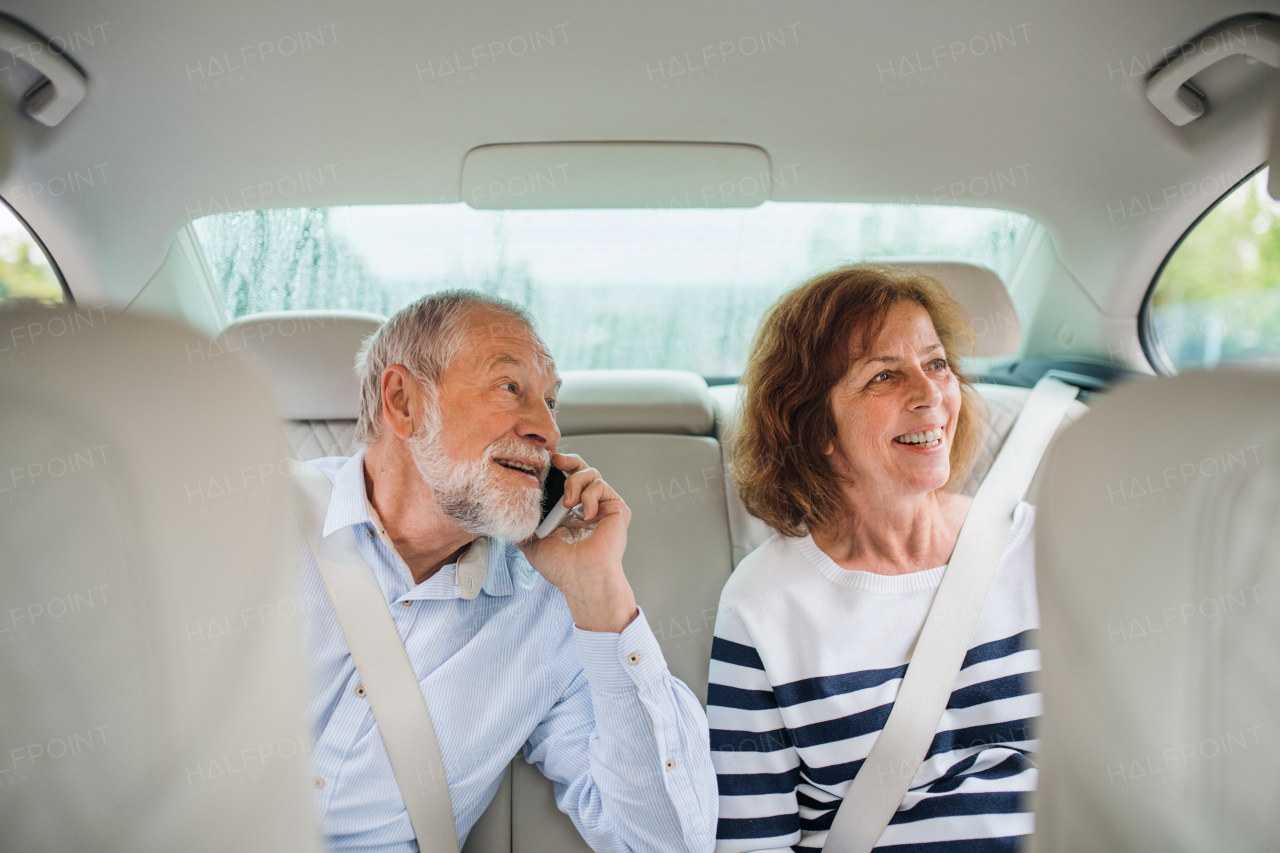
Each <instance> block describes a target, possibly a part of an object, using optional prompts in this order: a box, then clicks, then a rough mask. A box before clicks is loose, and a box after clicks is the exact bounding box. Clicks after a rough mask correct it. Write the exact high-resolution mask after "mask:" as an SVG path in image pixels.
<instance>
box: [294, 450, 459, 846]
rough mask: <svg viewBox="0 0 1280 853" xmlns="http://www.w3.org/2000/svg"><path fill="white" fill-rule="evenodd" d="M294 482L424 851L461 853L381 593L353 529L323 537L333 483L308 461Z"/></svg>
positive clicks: (432, 745) (427, 723) (438, 765)
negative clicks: (361, 552)
mask: <svg viewBox="0 0 1280 853" xmlns="http://www.w3.org/2000/svg"><path fill="white" fill-rule="evenodd" d="M293 479H294V482H295V484H296V485H297V486H298V490H299V493H300V494H299V498H300V499H299V501H298V527H299V528H300V529H301V530H302V537H303V539H305V540H306V543H307V547H308V548H310V549H311V556H312V557H314V558H315V561H316V567H317V568H318V569H319V570H320V578H321V579H322V580H323V581H324V586H325V589H326V590H327V591H328V593H329V600H330V601H331V602H332V603H333V611H334V613H336V614H337V616H338V624H339V625H341V626H342V635H343V637H345V638H346V641H347V648H348V649H350V650H351V659H352V660H353V661H355V665H356V671H357V672H359V674H360V687H361V689H363V691H364V695H365V696H366V697H367V698H368V700H369V704H370V706H371V707H372V709H373V718H374V720H375V721H376V722H377V724H378V733H379V734H380V735H381V736H382V743H383V745H384V746H385V747H386V750H387V757H388V758H390V759H391V769H392V771H394V773H395V777H396V784H397V785H399V786H400V795H401V796H402V797H403V798H404V804H405V808H406V809H408V811H409V822H410V823H411V824H412V825H413V834H414V835H415V836H417V839H418V850H419V851H421V853H458V830H457V825H456V824H455V823H454V820H453V801H452V800H451V799H450V797H449V781H448V779H446V778H445V774H444V761H443V759H441V757H440V744H439V743H438V742H437V741H436V730H435V727H434V726H433V725H432V724H431V714H430V712H429V711H428V710H427V702H426V698H425V697H424V696H423V695H422V688H421V687H420V686H419V684H418V677H417V676H416V675H415V674H414V672H413V665H412V664H410V663H409V655H408V653H407V652H406V651H405V649H404V642H403V641H402V640H401V639H400V632H399V631H398V630H397V629H396V625H395V621H394V620H393V619H392V618H391V610H390V609H389V608H388V607H387V602H386V599H385V598H383V595H382V588H381V587H379V586H378V581H377V579H376V578H375V577H374V576H373V570H372V569H371V568H369V564H368V563H367V562H365V559H364V557H362V556H361V555H360V550H359V548H357V547H356V539H355V533H354V529H353V528H351V527H347V528H343V529H342V530H339V531H336V532H335V533H334V534H333V535H331V536H329V537H328V538H325V537H323V536H322V535H321V534H322V532H323V531H324V519H325V516H326V515H327V514H328V511H329V500H330V498H331V497H332V495H333V484H332V483H331V482H329V478H328V477H326V476H325V475H324V474H323V473H322V472H321V471H319V470H318V469H316V468H315V467H313V466H311V465H308V464H306V463H305V462H302V463H299V464H298V466H297V472H296V473H295V474H294V477H293Z"/></svg>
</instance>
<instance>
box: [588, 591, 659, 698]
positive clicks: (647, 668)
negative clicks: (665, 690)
mask: <svg viewBox="0 0 1280 853" xmlns="http://www.w3.org/2000/svg"><path fill="white" fill-rule="evenodd" d="M637 609H639V608H637ZM573 638H574V642H575V643H576V644H577V647H578V657H579V659H580V660H581V661H582V670H583V672H585V673H586V676H587V682H588V683H589V684H590V685H591V688H592V689H593V690H600V691H603V692H606V693H618V692H631V691H634V690H638V689H639V688H640V687H641V686H643V685H645V684H649V683H650V682H652V681H654V680H656V679H659V678H662V677H663V676H665V675H666V674H667V661H666V659H665V658H664V657H663V656H662V649H661V648H659V647H658V639H657V638H656V637H655V636H653V630H652V629H651V628H650V627H649V620H647V619H645V616H644V610H640V612H639V613H638V614H637V615H636V618H634V619H632V620H631V624H630V625H628V626H627V627H625V628H623V629H622V633H621V634H615V633H613V632H611V631H584V630H582V629H581V628H579V627H577V626H576V625H575V626H574V628H573Z"/></svg>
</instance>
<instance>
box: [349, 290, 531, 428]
mask: <svg viewBox="0 0 1280 853" xmlns="http://www.w3.org/2000/svg"><path fill="white" fill-rule="evenodd" d="M477 310H488V311H492V312H494V313H496V314H498V315H500V316H502V317H505V318H506V319H507V320H509V321H516V322H518V323H520V324H521V325H522V326H525V327H526V328H528V329H529V331H531V332H534V334H535V335H536V334H537V333H536V332H535V331H534V326H533V317H532V316H530V314H529V312H528V311H526V310H524V309H523V308H521V307H520V306H519V305H516V304H515V303H514V302H510V301H508V300H506V299H501V298H499V297H497V296H489V295H487V294H484V293H478V292H476V291H474V290H444V291H441V292H439V293H433V294H431V295H430V296H424V297H422V298H421V299H419V300H417V301H416V302H414V303H412V304H411V305H409V306H407V307H405V308H402V309H401V310H400V311H398V312H397V313H396V314H395V316H393V317H392V318H391V319H390V320H388V321H387V322H385V323H383V324H382V325H381V326H380V327H379V328H378V331H376V332H374V333H373V334H372V335H370V336H369V337H368V338H366V339H365V341H364V343H363V344H362V345H361V347H360V352H359V353H357V354H356V377H357V378H358V379H359V381H360V419H359V420H358V421H357V422H356V434H355V440H356V442H357V443H359V444H363V445H367V444H369V443H370V442H372V441H374V440H376V439H377V438H378V434H379V432H380V431H381V429H382V421H381V418H380V417H379V416H380V414H381V412H382V374H383V373H385V372H386V369H387V368H388V367H390V366H391V365H393V364H400V365H403V366H404V367H405V369H407V370H408V371H409V373H410V374H412V376H413V378H414V379H415V380H416V381H417V382H418V384H420V385H422V386H423V388H425V389H427V390H428V391H430V390H432V389H434V388H435V387H436V386H437V385H439V383H440V380H441V379H443V378H444V374H445V371H446V370H448V369H449V365H450V364H452V363H453V360H454V358H455V357H456V356H457V355H458V350H459V349H461V348H462V343H463V339H464V337H465V335H466V332H467V319H468V318H469V317H470V316H471V314H472V313H473V312H475V311H477Z"/></svg>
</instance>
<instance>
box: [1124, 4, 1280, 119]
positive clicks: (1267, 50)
mask: <svg viewBox="0 0 1280 853" xmlns="http://www.w3.org/2000/svg"><path fill="white" fill-rule="evenodd" d="M1229 56H1244V57H1245V58H1246V59H1253V60H1257V61H1259V62H1264V63H1266V64H1267V65H1270V66H1271V67H1272V68H1280V21H1277V20H1276V19H1274V18H1267V17H1263V16H1261V15H1249V16H1247V17H1243V18H1233V19H1231V20H1230V21H1229V22H1223V23H1222V24H1219V25H1218V26H1217V27H1215V28H1214V29H1212V30H1211V31H1209V32H1207V33H1204V34H1203V35H1201V36H1200V37H1199V38H1196V39H1193V40H1191V41H1188V42H1184V43H1183V44H1181V45H1179V46H1178V53H1177V54H1176V55H1175V56H1174V57H1173V58H1172V59H1170V60H1169V61H1168V62H1167V63H1166V64H1165V66H1164V67H1163V68H1161V69H1160V70H1159V71H1157V72H1156V73H1155V75H1154V76H1153V77H1152V78H1151V79H1150V80H1149V81H1147V100H1148V101H1150V102H1151V103H1152V104H1154V105H1155V107H1156V109H1158V110H1160V112H1162V113H1164V116H1165V118H1167V119H1169V121H1171V122H1173V123H1174V124H1176V125H1178V126H1179V127H1181V126H1182V125H1184V124H1189V123H1190V122H1192V121H1195V120H1196V119H1198V118H1199V117H1200V116H1202V115H1204V96H1203V95H1202V94H1201V93H1200V92H1198V91H1196V89H1195V88H1194V87H1193V86H1191V85H1190V84H1189V83H1188V82H1187V81H1189V80H1190V79H1191V78H1192V77H1194V76H1195V75H1196V74H1199V73H1200V72H1201V71H1203V70H1205V69H1206V68H1208V67H1209V66H1210V65H1213V64H1214V63H1216V62H1218V61H1220V60H1222V59H1226V58H1227V57H1229Z"/></svg>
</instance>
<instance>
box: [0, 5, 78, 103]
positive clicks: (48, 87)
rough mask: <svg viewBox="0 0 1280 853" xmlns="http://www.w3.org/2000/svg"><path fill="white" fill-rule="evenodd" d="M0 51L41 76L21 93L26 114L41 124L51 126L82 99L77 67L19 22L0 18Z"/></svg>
mask: <svg viewBox="0 0 1280 853" xmlns="http://www.w3.org/2000/svg"><path fill="white" fill-rule="evenodd" d="M35 48H39V50H36V49H35ZM0 50H2V51H4V52H5V53H8V54H9V55H11V56H13V57H14V58H15V59H21V60H22V61H23V62H25V63H27V64H28V65H30V66H31V67H32V68H34V69H35V70H36V71H39V72H40V73H41V74H43V75H44V79H43V80H40V81H38V82H37V83H36V84H35V85H34V86H32V87H31V88H30V89H28V90H27V92H26V95H25V96H24V97H25V98H26V100H27V115H29V116H31V117H32V118H33V119H35V120H36V121H38V122H40V123H41V124H47V125H48V126H49V127H53V126H54V125H56V124H57V123H58V122H60V121H62V120H63V119H64V118H66V117H67V113H69V112H71V111H72V110H73V109H75V106H76V104H78V103H80V102H81V101H82V100H84V96H85V92H87V91H88V87H87V86H86V84H85V79H84V75H83V74H81V73H80V69H78V68H76V67H75V66H74V65H72V64H71V62H70V60H68V59H67V58H66V57H65V56H63V55H62V54H61V53H54V52H53V49H52V46H51V45H50V44H49V42H47V41H45V40H44V38H42V37H41V36H38V35H36V34H35V33H33V32H31V30H29V29H27V28H26V27H24V26H22V25H21V24H19V23H18V22H16V21H12V20H8V19H5V18H0Z"/></svg>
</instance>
